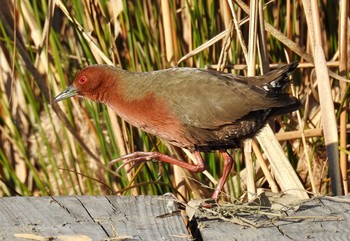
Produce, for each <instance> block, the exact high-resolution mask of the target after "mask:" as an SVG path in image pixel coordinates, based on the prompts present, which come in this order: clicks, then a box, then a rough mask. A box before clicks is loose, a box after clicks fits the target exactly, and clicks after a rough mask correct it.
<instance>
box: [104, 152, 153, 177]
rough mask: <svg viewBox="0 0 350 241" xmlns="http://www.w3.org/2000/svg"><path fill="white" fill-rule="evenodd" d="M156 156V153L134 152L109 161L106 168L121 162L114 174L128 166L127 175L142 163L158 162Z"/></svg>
mask: <svg viewBox="0 0 350 241" xmlns="http://www.w3.org/2000/svg"><path fill="white" fill-rule="evenodd" d="M157 156H158V154H157V153H156V152H134V153H130V154H127V155H124V156H121V157H119V158H117V159H114V160H112V161H110V162H109V163H108V166H109V167H110V166H112V165H113V164H116V163H118V162H120V161H123V163H122V164H121V165H120V166H119V167H118V168H117V170H116V172H119V171H120V170H121V169H122V168H124V167H125V166H126V165H129V164H130V165H131V167H129V168H128V170H127V173H129V172H130V171H131V170H132V169H133V168H134V167H135V166H136V165H138V164H140V163H142V162H149V161H152V160H156V161H158V160H157Z"/></svg>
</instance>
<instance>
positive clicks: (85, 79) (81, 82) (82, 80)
mask: <svg viewBox="0 0 350 241" xmlns="http://www.w3.org/2000/svg"><path fill="white" fill-rule="evenodd" d="M86 81H87V77H86V76H85V75H83V76H81V77H80V79H79V84H82V85H83V84H85V83H86Z"/></svg>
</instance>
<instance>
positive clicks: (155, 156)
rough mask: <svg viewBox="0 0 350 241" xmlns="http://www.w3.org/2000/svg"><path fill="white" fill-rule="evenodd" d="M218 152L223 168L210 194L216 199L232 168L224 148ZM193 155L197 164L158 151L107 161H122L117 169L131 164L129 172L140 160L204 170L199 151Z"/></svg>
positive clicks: (111, 163) (196, 170)
mask: <svg viewBox="0 0 350 241" xmlns="http://www.w3.org/2000/svg"><path fill="white" fill-rule="evenodd" d="M220 153H221V155H222V156H223V158H224V170H223V174H222V176H221V178H220V180H219V183H218V185H217V186H216V188H215V191H214V193H213V195H212V198H213V199H214V200H216V201H217V200H218V198H219V194H220V192H221V190H222V188H223V187H224V185H225V183H226V180H227V177H228V175H229V173H230V171H231V169H232V165H233V159H232V157H231V156H230V155H229V154H228V153H227V151H226V150H220ZM194 155H195V157H196V159H197V161H198V163H197V164H189V163H187V162H184V161H181V160H178V159H176V158H174V157H171V156H168V155H165V154H162V153H159V152H134V153H131V154H127V155H124V156H122V157H120V158H117V159H115V160H112V161H111V162H110V163H109V165H113V164H115V163H117V162H120V161H124V162H123V164H121V165H120V166H119V167H118V169H117V171H120V169H122V168H123V167H125V166H126V165H127V164H131V167H130V168H129V169H128V170H127V172H129V171H130V170H131V169H132V168H134V167H135V166H136V165H138V164H140V163H142V162H148V161H152V160H156V161H159V162H166V163H169V164H173V165H177V166H179V167H182V168H185V169H187V170H189V171H191V172H195V173H197V172H203V171H204V170H205V166H204V162H203V159H202V157H201V154H200V152H199V151H195V152H194Z"/></svg>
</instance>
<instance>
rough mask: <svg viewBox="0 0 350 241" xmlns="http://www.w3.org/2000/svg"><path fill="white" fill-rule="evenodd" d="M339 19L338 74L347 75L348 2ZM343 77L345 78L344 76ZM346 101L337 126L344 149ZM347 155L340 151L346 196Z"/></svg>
mask: <svg viewBox="0 0 350 241" xmlns="http://www.w3.org/2000/svg"><path fill="white" fill-rule="evenodd" d="M339 9H340V17H339V26H340V27H339V72H340V73H341V74H342V73H344V75H345V73H347V70H348V66H347V63H348V45H347V37H348V28H349V26H348V19H349V1H348V0H342V1H340V8H339ZM345 77H347V76H346V75H345ZM340 88H341V95H342V97H341V98H342V99H343V98H345V97H346V90H347V88H348V84H347V83H346V82H341V83H340ZM348 104H349V103H348V102H347V101H345V102H344V105H343V106H342V111H341V113H340V119H339V126H340V138H339V142H340V143H339V145H340V148H343V149H346V146H347V140H346V134H347V133H346V124H347V118H348V112H347V109H348V106H349V105H348ZM347 162H348V160H347V154H346V152H344V151H340V170H341V175H342V181H343V191H344V194H345V195H347V194H348V192H349V187H348V173H347V171H348V165H347Z"/></svg>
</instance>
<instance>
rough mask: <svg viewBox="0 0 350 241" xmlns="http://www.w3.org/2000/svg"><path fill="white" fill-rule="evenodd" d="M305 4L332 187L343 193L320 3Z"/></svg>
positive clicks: (337, 193) (334, 191)
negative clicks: (320, 16)
mask: <svg viewBox="0 0 350 241" xmlns="http://www.w3.org/2000/svg"><path fill="white" fill-rule="evenodd" d="M303 5H304V9H305V13H306V14H305V15H306V19H307V24H308V29H309V33H310V39H311V43H312V50H313V55H314V64H315V69H316V76H317V84H318V91H319V96H320V106H321V112H322V123H323V131H324V137H325V144H326V150H327V157H328V161H329V175H330V177H331V188H332V192H333V194H334V195H341V193H342V191H341V180H340V172H339V155H338V131H337V123H336V119H335V115H334V114H330V113H334V106H333V99H332V93H331V88H330V81H329V75H328V69H327V64H326V60H325V55H324V52H323V48H322V41H321V29H320V22H319V20H320V18H319V13H318V5H317V1H316V0H312V1H311V4H310V1H308V0H303Z"/></svg>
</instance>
